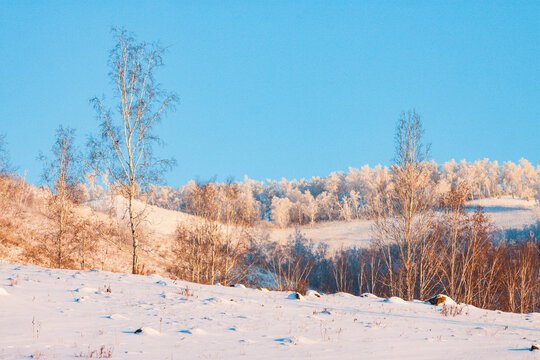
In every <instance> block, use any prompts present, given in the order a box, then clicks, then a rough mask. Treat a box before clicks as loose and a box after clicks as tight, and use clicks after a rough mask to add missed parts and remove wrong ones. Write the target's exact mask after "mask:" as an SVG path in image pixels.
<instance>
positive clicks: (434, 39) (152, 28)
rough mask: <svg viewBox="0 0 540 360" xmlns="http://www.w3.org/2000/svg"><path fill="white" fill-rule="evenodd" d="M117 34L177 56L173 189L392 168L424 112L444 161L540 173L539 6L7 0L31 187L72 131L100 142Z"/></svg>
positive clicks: (17, 157)
mask: <svg viewBox="0 0 540 360" xmlns="http://www.w3.org/2000/svg"><path fill="white" fill-rule="evenodd" d="M112 26H124V27H125V28H126V29H128V30H130V31H133V32H134V33H135V34H136V35H137V37H138V38H139V39H141V40H147V41H155V40H159V41H160V42H161V44H163V45H166V46H168V47H169V50H168V53H167V54H166V55H165V62H166V67H165V68H163V69H162V71H161V72H160V73H158V74H157V77H158V79H159V80H160V81H161V83H162V84H163V87H164V88H166V89H168V90H172V91H175V92H176V93H177V94H178V95H179V97H180V104H179V106H178V107H177V111H176V113H174V114H171V115H170V116H169V117H168V118H166V119H165V120H164V121H163V122H162V123H161V124H160V125H159V127H158V134H159V135H161V137H162V139H163V140H164V141H165V144H166V145H165V146H164V147H163V148H160V149H159V151H160V152H161V153H162V154H165V155H171V156H174V157H175V158H176V160H177V162H178V166H177V167H176V168H175V169H174V170H173V171H172V172H170V173H169V174H168V176H167V179H166V180H167V183H168V184H169V185H172V186H178V185H182V184H184V183H186V182H187V181H188V180H190V179H192V178H196V177H199V178H201V179H206V178H210V177H211V176H213V175H217V176H218V179H220V180H223V179H225V178H226V177H228V176H233V177H235V178H236V179H242V177H243V175H244V174H247V175H248V176H249V177H251V178H255V179H260V180H264V179H267V178H272V179H280V178H281V177H286V178H289V179H292V178H302V177H311V176H325V175H327V174H328V173H330V172H331V171H337V170H346V169H347V168H348V167H349V166H352V167H361V166H362V165H364V164H370V165H376V164H379V163H380V164H383V165H388V164H390V163H391V159H392V156H393V131H394V125H395V122H396V120H397V118H398V116H399V113H400V112H401V111H403V110H407V109H411V108H415V109H416V110H417V111H418V112H419V113H420V114H421V115H422V118H423V121H424V126H425V128H426V139H427V140H429V141H430V142H431V143H432V146H433V147H432V149H433V151H432V157H433V159H434V160H436V161H437V162H445V161H447V160H450V159H452V158H455V159H456V160H460V159H467V160H476V159H482V158H486V157H487V158H490V159H492V160H498V161H500V162H502V161H508V160H511V161H518V160H519V159H520V158H522V157H525V158H527V159H529V160H530V161H531V162H532V163H533V164H535V165H537V164H540V141H539V139H540V1H516V2H509V1H501V2H495V1H480V2H477V1H474V2H472V1H463V2H460V1H451V2H450V1H445V2H443V1H441V2H437V1H426V2H413V1H408V2H403V1H393V2H390V1H389V2H382V1H372V2H368V1H350V2H344V1H325V2H318V1H292V2H291V1H243V2H236V1H232V2H231V1H215V2H214V1H204V2H203V1H191V2H187V1H185V2H182V1H170V2H166V1H159V2H158V1H1V2H0V54H1V58H0V79H1V81H0V105H1V113H0V124H1V127H0V133H4V134H5V135H6V139H7V141H8V143H9V150H10V153H11V159H12V162H13V163H14V165H16V166H18V167H19V172H20V173H23V172H24V171H27V178H28V180H29V181H30V182H34V183H36V182H38V181H39V179H40V174H41V164H40V163H39V161H38V160H36V156H37V154H38V152H39V151H43V152H47V151H49V149H50V147H51V145H52V143H53V139H54V130H55V128H56V127H57V126H58V125H59V124H64V125H69V126H71V127H73V128H75V129H76V130H77V135H78V138H79V142H80V143H81V144H83V143H84V142H85V137H86V135H87V134H88V133H91V132H95V131H96V130H97V121H96V119H95V113H94V111H93V109H92V108H91V106H90V104H89V101H88V100H89V99H90V98H91V97H93V96H100V95H102V94H109V93H110V88H111V87H110V83H109V79H108V77H107V73H108V69H107V65H106V62H107V56H108V52H109V49H110V48H111V47H112V45H113V40H112V36H111V33H110V29H111V27H112Z"/></svg>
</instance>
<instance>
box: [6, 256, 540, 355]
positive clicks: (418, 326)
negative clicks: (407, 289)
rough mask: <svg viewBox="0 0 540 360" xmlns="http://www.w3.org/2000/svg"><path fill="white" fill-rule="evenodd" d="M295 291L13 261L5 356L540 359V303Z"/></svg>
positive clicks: (8, 280) (9, 270)
mask: <svg viewBox="0 0 540 360" xmlns="http://www.w3.org/2000/svg"><path fill="white" fill-rule="evenodd" d="M289 295H290V293H284V292H268V291H259V290H255V289H247V288H244V287H242V286H238V287H233V288H229V287H222V286H205V285H199V284H192V283H187V282H182V281H172V280H169V279H166V278H162V277H160V276H157V275H149V276H137V275H128V274H119V273H110V272H100V271H88V272H82V271H70V270H55V269H46V268H40V267H35V266H22V265H9V264H2V265H0V319H1V326H0V358H1V359H23V358H38V359H70V358H76V357H82V358H98V357H108V356H109V355H110V357H111V358H113V359H201V358H202V359H238V358H246V359H255V358H256V359H276V358H282V359H293V358H297V359H300V358H302V359H304V358H313V359H338V358H341V359H353V358H355V359H358V358H377V359H434V358H444V359H465V358H467V359H490V360H491V359H538V358H540V352H539V351H529V349H530V348H531V345H532V344H533V343H537V342H538V341H539V340H540V314H539V313H534V314H511V313H502V312H498V311H486V310H481V309H478V308H475V307H472V306H466V305H465V306H459V307H457V308H447V311H446V312H447V313H446V314H445V310H444V307H442V306H441V305H439V306H438V307H435V306H433V305H430V304H428V303H424V302H420V301H411V302H405V301H403V300H401V299H399V298H390V299H381V298H377V297H374V296H372V295H370V296H366V297H356V296H352V295H348V294H335V295H322V296H321V297H316V296H313V295H311V296H306V297H305V298H304V299H303V300H296V299H295V297H294V296H292V297H290V296H289ZM456 312H457V313H458V314H456Z"/></svg>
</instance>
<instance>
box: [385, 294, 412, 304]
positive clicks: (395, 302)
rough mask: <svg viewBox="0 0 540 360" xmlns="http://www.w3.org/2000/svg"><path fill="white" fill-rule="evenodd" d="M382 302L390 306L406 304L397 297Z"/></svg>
mask: <svg viewBox="0 0 540 360" xmlns="http://www.w3.org/2000/svg"><path fill="white" fill-rule="evenodd" d="M383 301H384V302H386V303H390V304H406V303H407V302H406V301H405V300H403V299H402V298H400V297H397V296H392V297H389V298H388V299H384V300H383Z"/></svg>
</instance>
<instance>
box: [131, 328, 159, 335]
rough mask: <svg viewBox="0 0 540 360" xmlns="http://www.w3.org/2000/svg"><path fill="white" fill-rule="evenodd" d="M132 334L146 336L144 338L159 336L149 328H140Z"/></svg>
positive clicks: (157, 332)
mask: <svg viewBox="0 0 540 360" xmlns="http://www.w3.org/2000/svg"><path fill="white" fill-rule="evenodd" d="M133 333H134V334H140V335H146V336H160V335H161V334H160V333H159V331H157V330H155V329H152V328H151V327H142V328H139V329H137V330H135V331H134V332H133Z"/></svg>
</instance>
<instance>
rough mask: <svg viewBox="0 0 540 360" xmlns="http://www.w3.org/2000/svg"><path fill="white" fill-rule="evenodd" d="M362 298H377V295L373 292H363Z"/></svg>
mask: <svg viewBox="0 0 540 360" xmlns="http://www.w3.org/2000/svg"><path fill="white" fill-rule="evenodd" d="M360 297H361V298H368V299H377V298H378V296H377V295H373V294H372V293H363V294H362V295H360Z"/></svg>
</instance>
